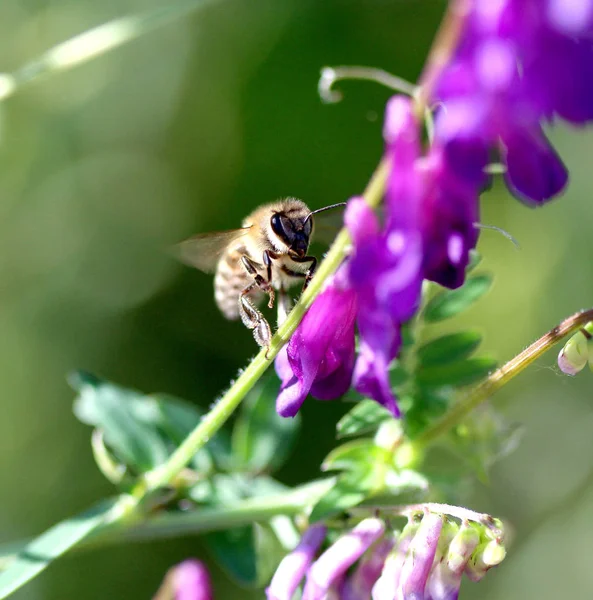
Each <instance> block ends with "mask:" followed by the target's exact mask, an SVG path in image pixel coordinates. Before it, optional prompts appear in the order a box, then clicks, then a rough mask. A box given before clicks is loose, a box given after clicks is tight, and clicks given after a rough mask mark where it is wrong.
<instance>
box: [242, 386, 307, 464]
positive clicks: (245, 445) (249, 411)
mask: <svg viewBox="0 0 593 600" xmlns="http://www.w3.org/2000/svg"><path fill="white" fill-rule="evenodd" d="M279 386H280V382H279V380H278V379H277V378H276V377H269V378H268V379H267V381H265V382H264V383H263V384H262V385H260V386H257V387H256V388H255V390H254V391H253V392H252V393H251V394H250V395H249V396H248V398H247V400H246V401H245V402H244V403H243V410H242V411H241V414H240V415H239V418H238V419H237V421H236V423H235V427H234V430H233V436H232V448H233V455H234V456H235V458H236V459H237V461H238V463H239V465H240V466H241V468H242V469H244V470H246V471H249V472H251V473H261V472H262V471H267V472H272V471H274V470H276V469H278V468H279V467H280V466H282V464H283V463H284V462H285V460H286V458H287V457H288V456H289V454H290V452H291V450H292V448H293V447H294V444H295V442H296V438H297V436H298V432H299V429H300V423H301V420H300V415H298V414H297V415H296V416H295V417H294V418H292V419H285V418H283V417H281V416H280V415H278V413H277V412H276V396H277V395H278V388H279Z"/></svg>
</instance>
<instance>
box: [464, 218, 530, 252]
mask: <svg viewBox="0 0 593 600" xmlns="http://www.w3.org/2000/svg"><path fill="white" fill-rule="evenodd" d="M474 227H476V228H477V229H491V230H492V231H497V232H498V233H500V234H501V235H502V236H503V237H505V238H506V239H507V240H509V241H510V242H511V243H512V244H513V246H515V248H516V249H517V250H520V249H521V246H520V244H519V242H518V241H517V240H516V238H514V237H513V236H512V235H511V234H510V233H509V232H508V231H506V230H505V229H503V228H502V227H497V226H496V225H485V224H484V223H474Z"/></svg>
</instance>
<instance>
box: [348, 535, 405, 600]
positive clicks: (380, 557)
mask: <svg viewBox="0 0 593 600" xmlns="http://www.w3.org/2000/svg"><path fill="white" fill-rule="evenodd" d="M393 545H394V539H393V538H392V537H386V538H384V539H381V540H379V541H378V542H377V543H376V544H374V545H373V546H371V547H370V548H369V549H368V550H367V553H366V555H365V556H364V557H363V558H362V559H361V561H360V562H359V564H358V565H357V567H356V570H355V571H354V573H353V574H352V575H351V576H350V577H349V578H348V579H347V580H346V581H345V583H344V586H343V589H342V598H341V600H362V599H363V598H370V597H371V591H372V589H373V586H374V585H375V583H376V581H377V579H379V576H380V575H381V572H382V571H383V567H384V565H385V560H386V558H387V556H388V555H389V553H390V552H391V550H392V549H393Z"/></svg>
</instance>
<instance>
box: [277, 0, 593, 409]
mask: <svg viewBox="0 0 593 600" xmlns="http://www.w3.org/2000/svg"><path fill="white" fill-rule="evenodd" d="M470 5H471V6H470V11H469V14H468V16H467V18H466V20H465V22H464V28H463V30H462V32H461V36H460V39H459V44H458V47H457V51H456V52H455V53H454V55H453V57H452V59H451V61H450V62H449V64H447V65H446V66H445V67H444V68H443V69H442V73H441V75H440V77H439V78H438V80H437V84H436V87H435V89H434V90H433V93H432V98H431V101H432V102H433V103H434V106H435V110H436V115H435V128H434V139H433V140H432V142H431V144H430V145H429V146H428V148H423V144H422V141H421V137H420V127H419V124H418V122H417V118H416V116H415V109H416V107H415V106H414V103H413V101H412V100H411V99H409V98H405V97H402V96H395V97H394V98H392V99H391V100H390V101H389V103H388V105H387V109H386V116H385V124H384V138H385V145H386V149H385V158H386V161H387V162H388V165H389V176H388V181H387V186H386V190H385V218H384V219H379V218H378V216H377V215H376V214H375V213H374V212H373V211H372V210H371V208H370V207H369V206H368V205H367V204H366V203H365V202H364V201H363V200H362V199H361V198H354V199H352V200H350V202H349V203H348V207H347V209H346V214H345V224H346V227H347V228H348V230H349V232H350V234H351V237H352V240H353V252H352V255H351V256H350V258H349V259H348V260H347V261H346V264H345V265H343V267H342V270H341V273H340V275H339V277H338V278H337V279H336V280H335V281H334V282H332V283H330V284H329V286H328V287H327V289H326V290H325V291H324V292H323V293H322V294H321V296H320V297H319V298H317V300H316V301H315V303H314V304H313V306H312V307H311V309H310V310H309V312H308V313H307V315H306V317H305V319H304V320H303V322H302V323H301V325H300V326H299V328H298V329H297V331H296V333H295V335H294V336H293V337H292V339H291V341H290V343H289V345H288V349H287V351H286V354H284V355H282V356H280V357H279V359H278V361H277V370H278V372H279V374H280V376H281V378H282V389H281V392H280V396H279V398H278V405H277V406H278V412H279V413H280V414H281V415H283V416H293V415H294V414H296V412H297V411H298V409H299V408H300V406H301V404H302V402H303V401H304V399H305V397H306V396H307V394H311V395H312V396H313V397H315V398H318V399H321V400H327V399H332V398H337V397H339V396H341V395H342V394H343V393H344V391H345V390H346V389H348V387H349V386H350V385H351V384H352V385H353V386H354V387H355V389H356V390H357V391H359V392H360V393H361V394H364V395H365V396H368V397H370V398H373V399H374V400H376V401H377V402H379V403H380V404H382V405H383V406H385V407H386V408H387V409H388V410H390V411H391V412H392V414H393V415H394V416H399V409H398V407H397V403H396V398H395V396H394V394H393V391H392V389H391V386H390V383H389V365H390V364H391V362H392V361H393V360H394V359H395V358H396V357H397V355H398V352H399V349H400V346H401V326H402V324H403V323H404V322H405V321H407V320H408V319H410V318H411V317H412V316H413V315H414V313H415V312H416V310H417V309H418V305H419V302H420V291H421V286H422V282H423V280H425V279H426V280H430V281H434V282H436V283H439V284H441V285H443V286H445V287H448V288H456V287H459V286H460V285H462V284H463V281H464V277H465V269H466V267H467V265H468V262H469V256H470V251H471V250H472V249H473V248H474V247H475V245H476V243H477V239H478V230H477V227H476V224H477V222H478V221H479V196H480V192H481V190H482V189H483V188H484V185H485V184H486V183H487V175H486V167H487V166H488V163H489V162H490V160H491V157H492V153H493V152H496V151H497V152H498V153H499V156H500V159H501V160H502V161H503V162H504V163H505V166H506V180H507V183H508V185H509V187H510V189H511V190H512V191H513V192H514V193H516V194H517V195H518V196H519V197H520V198H521V199H522V200H524V201H525V202H527V203H530V204H534V205H538V204H541V203H542V202H543V201H545V200H547V199H549V198H551V197H552V196H554V195H555V194H557V193H559V192H560V191H561V190H562V189H563V188H564V186H565V184H566V181H567V177H568V175H567V172H566V169H565V167H564V165H563V164H562V162H561V161H560V159H559V158H558V156H557V155H556V153H555V152H554V150H553V148H552V147H551V146H550V144H549V143H548V141H547V139H546V136H545V134H544V132H543V130H542V123H544V122H546V121H550V120H552V119H553V118H554V117H556V116H558V117H560V118H563V119H565V120H567V121H569V122H571V123H574V124H582V123H586V122H588V121H590V120H593V2H592V1H591V0H474V1H473V2H471V3H470ZM355 324H356V326H357V327H358V332H359V335H360V343H359V354H358V356H357V357H355V356H354V326H355Z"/></svg>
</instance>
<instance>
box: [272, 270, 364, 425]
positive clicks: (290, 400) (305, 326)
mask: <svg viewBox="0 0 593 600" xmlns="http://www.w3.org/2000/svg"><path fill="white" fill-rule="evenodd" d="M355 317H356V294H355V292H354V291H353V290H352V289H349V288H348V287H346V286H344V285H343V284H342V282H341V280H340V278H339V277H338V276H336V277H335V278H334V279H333V281H332V282H330V283H329V285H328V286H327V287H326V289H325V290H324V291H323V292H322V293H321V294H320V295H319V296H318V297H317V298H316V299H315V302H314V303H313V305H312V306H311V308H310V309H309V310H308V311H307V314H306V315H305V316H304V318H303V320H302V321H301V323H300V324H299V326H298V327H297V329H296V331H295V332H294V334H293V335H292V337H291V338H290V342H289V343H288V346H287V347H286V350H283V351H281V352H280V354H278V357H277V358H276V363H275V365H276V372H277V373H278V376H279V377H280V379H281V381H282V385H281V387H280V393H279V395H278V398H277V400H276V410H277V411H278V414H280V415H281V416H283V417H294V415H296V413H297V412H298V410H299V408H300V407H301V405H302V404H303V402H304V401H305V398H306V397H307V395H308V394H311V395H312V396H313V397H314V398H317V399H318V400H333V399H335V398H339V397H340V396H341V395H342V394H344V393H345V392H346V391H347V390H348V388H349V387H350V382H351V380H352V371H353V368H354V354H355V348H354V320H355Z"/></svg>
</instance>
